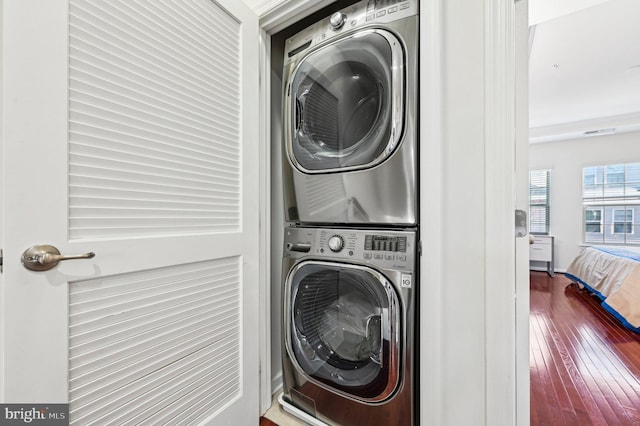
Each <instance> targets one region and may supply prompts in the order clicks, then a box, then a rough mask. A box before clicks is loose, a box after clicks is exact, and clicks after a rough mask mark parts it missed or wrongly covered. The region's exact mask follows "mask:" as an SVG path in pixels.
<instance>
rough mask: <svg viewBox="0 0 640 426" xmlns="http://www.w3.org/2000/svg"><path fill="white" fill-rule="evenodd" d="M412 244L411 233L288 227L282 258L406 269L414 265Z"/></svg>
mask: <svg viewBox="0 0 640 426" xmlns="http://www.w3.org/2000/svg"><path fill="white" fill-rule="evenodd" d="M416 244H417V241H416V232H415V231H386V230H373V229H372V230H365V229H338V228H335V229H334V228H330V229H328V228H304V227H291V228H286V229H285V236H284V256H285V257H292V258H300V257H306V256H308V257H313V258H332V259H336V260H345V261H347V260H350V261H355V262H358V263H374V264H375V265H377V266H379V267H382V268H389V269H403V270H404V269H407V270H410V269H412V268H413V266H414V264H415V257H416V251H417V250H416V247H417V245H416Z"/></svg>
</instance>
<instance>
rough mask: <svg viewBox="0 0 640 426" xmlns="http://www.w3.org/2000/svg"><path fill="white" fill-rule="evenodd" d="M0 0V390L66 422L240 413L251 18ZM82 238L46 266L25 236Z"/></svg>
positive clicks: (248, 311)
mask: <svg viewBox="0 0 640 426" xmlns="http://www.w3.org/2000/svg"><path fill="white" fill-rule="evenodd" d="M0 4H2V9H3V10H2V15H3V24H2V26H3V36H2V37H3V40H2V41H3V49H2V64H3V68H2V70H3V71H2V72H3V74H2V81H3V83H2V84H3V86H2V99H3V105H2V112H3V119H2V131H3V135H2V147H3V151H2V161H3V165H2V173H3V175H2V179H3V184H4V199H3V215H4V224H3V227H2V231H3V241H2V248H3V250H4V272H3V275H4V286H3V289H2V321H3V324H2V326H3V334H2V337H1V338H2V360H1V361H2V365H3V366H2V391H0V395H2V398H3V400H4V401H6V402H16V403H26V402H30V403H66V402H69V404H70V420H71V424H78V425H89V424H97V425H107V424H114V425H124V424H138V423H142V424H190V423H193V424H201V423H204V424H219V425H228V424H239V425H249V424H256V422H257V417H258V374H259V372H258V340H259V339H258V335H257V333H258V314H257V312H258V276H257V270H258V239H259V234H258V210H259V204H258V198H259V194H258V187H259V185H258V182H259V175H258V169H259V167H258V166H259V165H258V136H259V135H258V126H257V125H256V123H258V111H257V105H258V103H257V102H256V100H255V99H256V98H257V96H258V77H259V76H258V74H257V70H258V68H259V67H258V23H257V17H256V16H255V15H254V14H253V13H252V12H250V10H249V9H248V8H247V7H246V6H245V5H244V4H243V3H242V2H239V1H235V0H215V1H213V0H138V1H115V0H69V1H62V0H56V1H52V0H20V1H15V0H9V1H7V0H5V1H4V2H3V3H0ZM36 244H50V245H53V246H56V247H57V248H58V249H59V250H60V251H61V253H62V254H63V255H76V254H80V253H86V252H90V251H93V252H95V253H96V256H95V258H93V259H83V260H69V261H64V262H61V263H60V264H59V265H58V266H57V267H55V268H54V269H52V270H50V271H46V272H32V271H28V270H26V269H25V268H24V267H22V265H21V263H20V256H21V254H22V252H23V251H24V250H25V249H27V248H28V247H30V246H33V245H36Z"/></svg>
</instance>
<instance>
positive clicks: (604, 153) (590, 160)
mask: <svg viewBox="0 0 640 426" xmlns="http://www.w3.org/2000/svg"><path fill="white" fill-rule="evenodd" d="M632 162H640V133H625V134H620V135H615V134H614V135H606V136H595V137H591V138H580V139H571V140H566V141H559V142H548V143H539V144H531V145H530V147H529V168H530V170H537V169H551V215H550V218H549V220H550V229H549V232H550V234H551V235H553V236H555V250H556V254H555V262H556V270H559V271H562V272H564V271H565V270H566V268H567V267H568V266H569V264H570V263H571V261H572V260H573V259H574V258H575V256H576V255H577V254H578V253H579V252H580V244H581V243H582V239H583V237H582V168H583V167H585V166H592V165H598V164H617V163H632Z"/></svg>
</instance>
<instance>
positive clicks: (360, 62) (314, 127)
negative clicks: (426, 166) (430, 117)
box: [288, 30, 404, 173]
mask: <svg viewBox="0 0 640 426" xmlns="http://www.w3.org/2000/svg"><path fill="white" fill-rule="evenodd" d="M403 69H404V68H403V53H402V48H401V44H400V42H399V41H398V39H397V38H396V37H395V36H394V35H393V34H391V33H390V32H388V31H384V30H368V31H366V32H364V33H359V34H357V35H352V36H349V37H347V38H344V39H341V40H339V41H337V42H335V43H333V44H330V45H328V46H325V47H322V48H320V49H318V50H316V51H315V52H312V53H311V54H309V55H308V56H307V57H306V58H304V59H303V60H302V62H301V63H300V64H299V65H298V67H297V68H296V71H295V72H294V77H293V80H292V83H291V92H290V98H289V99H290V104H289V110H288V111H289V116H290V117H291V119H290V127H291V128H290V132H291V137H290V138H289V143H290V147H289V156H290V158H291V160H292V163H293V164H294V165H295V166H296V167H297V168H298V169H300V170H301V171H303V172H307V173H320V172H327V171H346V170H353V169H359V168H365V167H371V166H373V165H375V164H378V163H380V162H382V161H384V159H385V158H386V157H388V156H389V155H390V154H391V153H392V152H393V150H394V148H395V146H396V145H397V143H398V141H399V138H400V134H401V132H402V122H403V115H404V114H403V98H404V96H403V95H404V89H403V87H404V81H403V78H404V72H403Z"/></svg>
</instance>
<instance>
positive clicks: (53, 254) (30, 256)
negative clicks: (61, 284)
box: [20, 244, 96, 271]
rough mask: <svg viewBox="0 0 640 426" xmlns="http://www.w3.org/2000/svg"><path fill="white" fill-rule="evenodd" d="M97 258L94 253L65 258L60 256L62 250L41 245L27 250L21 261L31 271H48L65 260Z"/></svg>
mask: <svg viewBox="0 0 640 426" xmlns="http://www.w3.org/2000/svg"><path fill="white" fill-rule="evenodd" d="M95 256H96V254H95V253H94V252H89V253H85V254H77V255H74V256H63V255H61V254H60V250H58V249H57V248H55V247H54V246H50V245H46V244H41V245H37V246H33V247H29V248H28V249H27V250H25V252H24V253H22V257H21V258H20V260H21V261H22V264H23V265H24V267H25V268H27V269H29V270H31V271H48V270H49V269H51V268H54V267H55V266H56V265H57V264H58V262H61V261H63V260H73V259H91V258H93V257H95Z"/></svg>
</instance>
